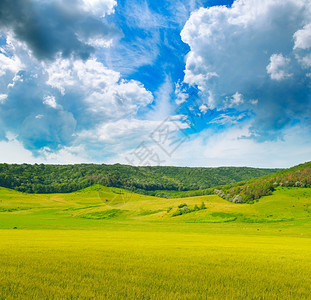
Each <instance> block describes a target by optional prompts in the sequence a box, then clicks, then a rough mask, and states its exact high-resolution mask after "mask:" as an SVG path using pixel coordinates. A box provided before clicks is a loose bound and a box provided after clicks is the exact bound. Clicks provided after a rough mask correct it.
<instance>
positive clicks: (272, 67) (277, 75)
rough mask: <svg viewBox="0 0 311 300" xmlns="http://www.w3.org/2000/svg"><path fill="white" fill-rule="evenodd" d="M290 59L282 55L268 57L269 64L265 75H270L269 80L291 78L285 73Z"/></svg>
mask: <svg viewBox="0 0 311 300" xmlns="http://www.w3.org/2000/svg"><path fill="white" fill-rule="evenodd" d="M289 63H290V59H289V58H286V57H284V56H283V55H282V54H273V55H271V57H270V63H269V65H268V66H267V73H268V74H269V75H270V77H271V79H274V80H277V81H280V80H283V79H286V78H289V77H291V76H293V74H290V73H288V72H287V71H286V68H287V66H288V64H289Z"/></svg>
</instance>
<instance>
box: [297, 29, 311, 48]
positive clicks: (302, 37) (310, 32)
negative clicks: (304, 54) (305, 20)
mask: <svg viewBox="0 0 311 300" xmlns="http://www.w3.org/2000/svg"><path fill="white" fill-rule="evenodd" d="M294 40H295V46H294V49H309V48H311V23H310V24H307V25H305V26H304V27H303V29H300V30H298V31H296V32H295V34H294Z"/></svg>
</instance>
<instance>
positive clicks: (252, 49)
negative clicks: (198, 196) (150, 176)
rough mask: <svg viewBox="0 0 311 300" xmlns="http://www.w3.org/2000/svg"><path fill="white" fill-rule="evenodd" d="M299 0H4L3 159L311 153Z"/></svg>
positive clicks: (0, 37) (305, 17)
mask: <svg viewBox="0 0 311 300" xmlns="http://www.w3.org/2000/svg"><path fill="white" fill-rule="evenodd" d="M310 117H311V2H310V1H309V0H235V1H232V0H188V1H186V0H174V1H173V0H163V1H155V0H120V1H118V0H68V1H61V0H2V1H1V2H0V162H2V163H53V164H73V163H106V164H113V163H123V164H131V165H136V166H145V165H173V166H197V167H216V166H251V167H269V168H271V167H290V166H293V165H296V164H299V163H303V162H306V161H310V160H311V119H310Z"/></svg>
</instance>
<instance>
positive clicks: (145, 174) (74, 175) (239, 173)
mask: <svg viewBox="0 0 311 300" xmlns="http://www.w3.org/2000/svg"><path fill="white" fill-rule="evenodd" d="M277 171H279V169H256V168H247V167H220V168H188V167H133V166H127V165H120V164H115V165H105V164H103V165H96V164H79V165H43V164H40V165H38V164H35V165H29V164H22V165H16V164H12V165H10V164H0V186H2V187H7V188H12V189H15V190H18V191H22V192H27V193H67V192H73V191H76V190H79V189H82V188H85V187H88V186H91V185H93V184H102V185H105V186H111V187H122V188H126V189H132V190H145V191H154V190H179V191H186V190H197V189H207V188H211V187H214V186H220V185H225V184H230V183H235V182H239V181H243V180H248V179H250V178H254V177H260V176H264V175H268V174H271V173H275V172H277Z"/></svg>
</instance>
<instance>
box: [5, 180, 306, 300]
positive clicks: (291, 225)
mask: <svg viewBox="0 0 311 300" xmlns="http://www.w3.org/2000/svg"><path fill="white" fill-rule="evenodd" d="M0 199H1V202H0V207H1V212H0V226H1V228H2V229H1V230H0V239H1V243H0V251H1V256H0V276H1V281H0V298H1V299H90V298H94V299H310V286H311V259H310V257H311V230H310V229H311V228H310V220H311V216H310V215H311V211H310V210H309V207H310V205H311V190H310V189H306V188H305V189H303V188H291V189H290V188H283V189H279V190H277V191H276V192H274V194H273V195H272V196H268V197H264V198H262V199H260V200H259V201H258V202H257V203H255V204H233V203H229V202H227V201H225V200H223V199H221V198H219V197H218V196H202V197H191V198H182V199H163V198H156V197H150V196H143V195H137V194H132V193H129V192H127V191H124V190H119V189H111V188H105V187H100V186H95V187H92V188H88V189H86V190H83V191H80V192H76V193H72V194H51V195H29V194H22V193H18V192H15V191H11V190H8V189H0ZM202 202H204V203H205V206H206V209H202V210H198V211H194V212H190V213H187V214H185V215H180V216H173V214H174V212H176V211H177V210H178V206H179V205H180V204H187V206H188V207H189V208H192V207H193V206H194V205H196V204H197V205H200V204H201V203H202ZM13 228H15V229H13Z"/></svg>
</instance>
